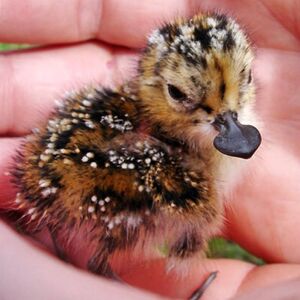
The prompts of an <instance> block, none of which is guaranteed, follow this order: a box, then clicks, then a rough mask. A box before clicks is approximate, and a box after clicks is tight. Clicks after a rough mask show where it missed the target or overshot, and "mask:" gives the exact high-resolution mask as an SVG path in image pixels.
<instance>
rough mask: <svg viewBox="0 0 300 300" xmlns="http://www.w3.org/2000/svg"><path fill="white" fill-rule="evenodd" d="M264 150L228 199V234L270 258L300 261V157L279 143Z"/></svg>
mask: <svg viewBox="0 0 300 300" xmlns="http://www.w3.org/2000/svg"><path fill="white" fill-rule="evenodd" d="M262 152H264V153H262ZM260 153H261V156H260V157H256V158H255V159H253V165H252V167H251V168H250V169H249V170H248V174H247V176H245V178H247V179H246V180H242V181H241V182H240V184H239V185H238V187H237V190H236V191H235V194H234V197H233V198H232V199H230V200H229V201H228V202H227V203H228V205H227V209H226V218H227V220H228V236H229V237H230V238H231V239H233V240H235V241H237V242H238V243H239V244H240V245H242V246H243V247H245V248H246V249H248V250H249V251H250V252H252V253H254V254H256V255H257V256H259V257H262V258H263V259H265V260H267V261H272V262H298V263H299V262H300V254H299V251H298V249H299V247H300V241H299V238H298V237H299V228H300V219H299V215H300V206H299V194H300V187H299V178H300V161H299V158H298V157H297V156H295V155H294V154H292V153H290V152H288V151H287V150H286V149H284V148H281V147H280V146H278V145H269V146H266V148H265V149H264V150H263V149H261V152H260Z"/></svg>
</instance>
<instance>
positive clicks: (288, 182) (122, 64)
mask: <svg viewBox="0 0 300 300" xmlns="http://www.w3.org/2000/svg"><path fill="white" fill-rule="evenodd" d="M102 2H103V3H102ZM104 2H105V4H104ZM175 4H176V5H175ZM299 8H300V2H299V1H292V0H287V1H281V0H264V1H263V0H260V1H259V0H248V1H247V0H244V1H240V0H231V1H230V0H227V1H225V0H203V1H196V0H195V1H183V0H181V1H180V0H176V1H172V0H166V1H161V0H151V1H146V0H145V1H140V0H130V1H126V0H107V1H100V0H98V1H97V0H89V1H79V0H74V1H68V0H64V1H54V2H52V1H43V2H41V1H38V0H30V1H21V0H2V1H1V14H0V25H1V26H0V40H1V41H2V42H18V43H21V42H23V43H33V44H42V45H46V46H45V47H43V48H42V49H36V50H28V51H21V52H18V53H7V54H1V56H0V78H1V80H0V107H1V118H0V133H1V139H0V157H1V160H0V190H1V193H0V209H7V208H10V207H11V205H12V201H13V199H14V194H15V191H14V190H13V189H12V186H11V184H10V183H9V176H5V175H4V172H5V171H6V170H7V168H8V165H9V163H10V161H11V159H12V155H13V153H14V151H15V150H16V148H17V147H18V145H19V144H20V140H21V137H23V136H25V135H26V134H28V133H29V131H30V129H31V128H33V127H35V126H36V125H37V124H38V122H39V121H40V120H43V119H45V117H46V116H47V114H48V113H49V111H50V110H51V108H52V107H53V105H54V100H55V99H57V98H59V95H60V94H61V93H62V91H66V90H68V89H70V88H71V89H72V88H76V87H79V86H81V85H82V84H85V83H90V82H101V83H102V84H104V85H107V84H112V83H116V82H117V83H118V82H122V80H123V79H124V78H127V77H128V76H129V75H128V74H132V70H134V64H135V59H136V54H137V53H138V51H137V49H138V48H139V47H142V46H143V44H144V42H145V35H146V34H147V33H149V31H150V30H151V29H152V28H155V27H156V26H157V25H159V24H160V22H161V21H162V20H170V19H172V17H174V16H176V15H192V14H193V13H195V12H199V11H201V10H207V9H221V10H223V11H224V12H229V13H230V14H232V15H233V16H237V17H238V21H239V22H240V23H241V24H243V25H244V27H245V28H246V30H247V32H248V33H249V34H250V36H251V39H252V40H253V42H254V43H255V45H256V48H257V49H256V60H255V65H254V77H255V80H256V82H257V86H258V91H257V106H256V111H257V113H258V115H259V118H260V119H261V120H263V122H264V124H265V128H264V129H263V130H262V136H263V140H264V141H263V145H262V147H261V148H260V149H259V150H258V152H257V153H256V155H255V157H254V158H253V159H251V160H249V162H248V164H249V165H248V168H247V170H248V171H247V173H246V174H245V176H244V177H243V178H241V179H240V183H239V185H238V186H237V188H236V189H235V190H234V192H233V193H232V194H231V195H230V196H229V197H228V198H230V199H227V202H226V203H227V205H226V216H225V217H226V222H225V227H224V230H223V235H224V236H227V237H229V238H230V239H232V240H234V241H236V242H238V243H239V244H241V245H242V246H243V247H245V248H246V249H248V250H250V251H251V252H253V253H255V254H256V255H258V256H260V257H262V258H263V259H265V260H266V261H268V262H269V264H268V265H266V266H263V267H256V266H254V265H251V264H248V263H245V262H240V261H234V260H225V259H222V260H205V261H199V265H198V266H197V267H196V268H195V269H193V270H192V271H191V274H190V275H189V276H188V277H187V278H185V279H181V280H178V281H176V280H175V275H174V274H172V273H171V274H169V275H165V274H164V262H163V261H155V262H153V263H151V264H149V265H148V266H144V265H138V266H136V267H131V268H128V269H130V272H129V271H128V269H125V270H123V271H122V277H123V278H124V279H125V280H127V281H128V282H130V283H134V284H136V285H137V286H139V287H142V288H146V289H148V290H150V291H153V292H158V293H160V294H162V295H164V296H167V297H172V298H186V297H187V296H189V295H190V294H191V292H192V291H193V290H194V289H195V288H196V287H198V286H199V285H200V284H201V282H202V280H203V279H204V278H205V276H207V274H208V273H209V272H211V271H215V270H219V274H218V277H217V279H216V281H215V282H214V283H213V284H212V285H211V286H210V287H209V289H208V290H207V291H206V293H205V295H204V297H203V299H204V300H205V299H213V300H215V299H216V300H217V299H228V298H232V299H241V300H247V299H287V297H290V298H289V299H296V298H299V297H300V252H299V248H300V239H299V236H300V218H299V215H300V201H299V200H300V199H299V195H300V186H299V178H300V150H299V149H300V145H299V130H300V118H299V113H300V101H299V97H300V96H299V95H300V85H299V79H300V68H299V66H300V14H299V11H300V10H299ZM91 39H93V40H94V41H93V42H91V41H89V40H91ZM123 46H125V47H126V49H125V48H122V47H123ZM41 239H42V240H43V242H44V243H46V244H48V245H49V244H51V243H50V242H49V240H48V243H47V239H46V238H45V237H43V236H42V237H41ZM0 245H1V246H0V266H1V269H0V270H1V271H0V274H1V276H0V290H1V296H2V297H3V296H4V298H5V299H20V298H22V299H58V298H60V299H90V300H92V299H99V298H100V299H101V298H108V297H109V298H110V299H120V298H122V299H158V298H160V296H157V295H152V294H150V293H148V292H146V291H145V290H135V289H133V288H128V287H126V286H122V285H118V284H116V283H112V282H108V281H107V280H105V279H102V278H100V277H96V276H93V275H91V274H88V273H86V272H83V271H81V270H79V269H76V268H74V267H72V266H70V265H67V264H64V263H63V262H61V261H59V260H58V259H56V258H55V257H53V256H51V255H49V254H48V253H46V252H45V251H42V250H41V249H40V247H37V246H34V245H32V244H31V243H30V242H29V241H28V238H27V239H24V238H23V237H21V236H20V235H18V234H17V233H16V232H14V231H13V230H11V229H10V228H9V227H8V226H7V225H6V224H5V223H4V222H1V223H0ZM50 246H51V245H50ZM50 248H51V247H50ZM78 256H80V254H79V255H78Z"/></svg>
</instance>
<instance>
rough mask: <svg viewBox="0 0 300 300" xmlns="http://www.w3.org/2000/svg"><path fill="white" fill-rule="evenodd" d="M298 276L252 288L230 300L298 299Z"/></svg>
mask: <svg viewBox="0 0 300 300" xmlns="http://www.w3.org/2000/svg"><path fill="white" fill-rule="evenodd" d="M299 283H300V278H297V279H293V280H288V281H284V282H280V283H276V284H273V285H270V286H267V287H264V288H259V289H253V290H251V291H248V292H246V293H243V294H242V295H240V296H237V297H234V298H233V299H232V300H252V299H263V300H284V299H299V296H300V284H299Z"/></svg>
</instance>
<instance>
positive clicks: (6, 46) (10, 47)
mask: <svg viewBox="0 0 300 300" xmlns="http://www.w3.org/2000/svg"><path fill="white" fill-rule="evenodd" d="M24 48H28V45H26V44H3V43H2V44H1V43H0V51H9V50H18V49H24Z"/></svg>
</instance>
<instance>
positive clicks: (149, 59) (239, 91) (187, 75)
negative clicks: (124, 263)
mask: <svg viewBox="0 0 300 300" xmlns="http://www.w3.org/2000/svg"><path fill="white" fill-rule="evenodd" d="M252 58H253V55H252V51H251V48H250V44H249V41H248V39H247V37H246V36H245V34H244V33H243V31H242V29H241V28H240V27H239V25H238V24H237V23H236V22H235V21H233V20H232V19H231V18H228V17H226V16H224V15H218V14H205V15H198V16H195V17H193V18H192V19H189V20H185V19H178V20H176V21H175V22H174V23H170V24H167V25H165V26H163V27H162V28H160V29H157V30H155V31H154V32H153V33H152V34H151V35H150V37H149V39H148V44H147V46H146V48H145V49H144V51H143V53H142V56H141V59H140V63H139V68H138V75H137V76H136V77H135V78H133V79H132V80H131V81H130V82H127V83H125V84H124V85H123V86H121V87H119V88H116V89H114V90H112V89H105V88H85V89H82V90H81V91H79V92H76V93H70V94H69V95H68V97H67V98H66V99H64V101H63V104H62V105H61V106H60V107H58V108H57V109H56V110H55V112H54V113H53V114H52V115H51V116H50V118H49V120H48V122H47V123H46V124H42V125H41V126H40V127H39V128H38V129H37V130H35V133H34V134H32V135H31V136H29V137H28V138H27V139H26V141H25V142H24V144H23V146H22V147H21V149H20V151H19V152H20V154H19V155H18V162H17V164H16V166H15V171H14V174H15V176H14V181H15V183H16V185H17V187H18V189H19V193H18V195H17V199H16V202H17V203H18V205H19V206H20V207H22V208H23V209H24V210H25V213H24V214H25V215H27V218H28V219H29V220H28V224H27V227H28V228H29V230H30V229H31V230H34V229H41V228H43V227H45V226H47V227H48V228H50V229H51V230H52V231H53V232H54V233H59V231H60V230H64V231H66V230H69V231H70V232H71V231H74V230H77V229H78V228H80V227H81V226H83V227H86V228H89V234H88V235H87V236H86V239H87V241H89V242H90V243H91V244H92V245H94V249H95V250H94V252H93V254H92V256H91V257H90V259H89V262H88V267H89V269H90V270H92V271H93V272H97V273H100V274H103V275H106V276H113V272H112V270H111V269H110V266H109V263H108V260H109V258H110V257H112V256H113V255H114V253H116V252H118V251H122V250H130V251H131V250H132V251H134V250H135V249H137V248H140V249H142V250H144V251H146V252H147V253H148V254H149V253H150V254H149V255H153V256H155V255H158V254H159V253H158V251H157V248H158V247H159V245H162V244H164V245H167V249H168V251H167V254H166V256H167V258H168V259H169V260H170V261H171V262H172V263H175V264H176V262H182V261H184V260H185V259H188V258H191V257H194V256H197V255H198V254H199V253H201V252H202V251H203V250H205V246H206V241H207V240H208V238H209V237H210V236H212V235H213V234H215V233H216V232H217V231H218V229H219V226H220V224H221V215H222V204H221V201H220V196H221V194H222V192H223V189H227V186H226V179H227V177H229V174H232V173H234V167H235V164H234V161H236V160H238V158H233V157H234V156H235V157H241V158H249V157H251V155H252V154H253V153H254V152H255V150H256V149H257V147H258V146H259V144H260V139H261V138H260V134H259V132H258V131H257V129H256V128H255V127H253V126H250V125H242V124H255V122H256V120H255V114H254V113H253V112H252V104H253V101H254V98H253V97H254V86H253V83H252V75H251V61H252ZM230 156H231V157H230ZM230 176H231V175H230ZM221 182H222V184H221ZM223 182H225V184H223Z"/></svg>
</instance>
